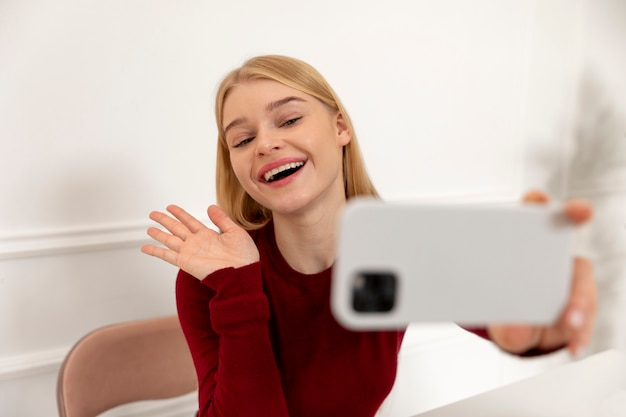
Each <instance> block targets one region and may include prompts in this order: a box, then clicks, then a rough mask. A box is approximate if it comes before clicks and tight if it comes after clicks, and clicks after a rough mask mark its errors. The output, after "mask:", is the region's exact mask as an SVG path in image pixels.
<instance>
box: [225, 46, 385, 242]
mask: <svg viewBox="0 0 626 417" xmlns="http://www.w3.org/2000/svg"><path fill="white" fill-rule="evenodd" d="M256 79H267V80H273V81H278V82H279V83H282V84H284V85H286V86H288V87H291V88H294V89H296V90H299V91H302V92H303V93H306V94H308V95H310V96H313V97H315V98H317V99H318V100H319V101H321V102H322V103H324V104H325V105H327V106H328V107H329V108H331V109H333V110H335V111H337V112H339V113H341V114H342V115H343V118H344V121H345V123H346V125H347V127H348V129H349V131H350V132H351V134H352V139H351V140H350V142H349V143H348V144H347V145H346V146H345V147H344V150H343V181H344V190H345V193H346V198H347V199H349V198H351V197H355V196H372V197H378V192H377V191H376V189H375V188H374V185H373V184H372V182H371V180H370V178H369V176H368V175H367V172H366V169H365V164H364V161H363V157H362V155H361V151H360V149H359V145H358V142H357V139H356V134H355V132H354V128H353V126H352V121H351V120H350V117H349V116H348V113H347V112H346V109H345V108H344V106H343V104H342V103H341V101H340V100H339V97H337V94H335V92H334V91H333V89H332V88H331V87H330V85H329V84H328V83H327V82H326V80H325V79H324V77H322V75H321V74H320V73H319V72H318V71H317V70H316V69H315V68H313V67H312V66H311V65H309V64H307V63H306V62H303V61H300V60H298V59H295V58H290V57H286V56H281V55H265V56H258V57H255V58H252V59H249V60H248V61H246V62H245V63H244V64H243V65H242V66H241V67H240V68H237V69H235V70H233V71H231V72H230V73H229V74H228V75H226V77H224V79H223V80H222V82H221V83H220V85H219V88H218V91H217V95H216V97H215V120H216V123H217V131H218V141H217V165H216V192H217V204H218V205H219V206H220V207H221V208H222V209H223V210H224V211H225V212H226V213H227V214H228V215H229V216H230V217H231V218H232V219H233V220H234V221H235V222H237V223H238V224H240V225H241V226H242V227H243V228H245V229H247V230H254V229H258V228H260V227H262V226H264V225H265V224H267V223H268V222H269V221H270V220H271V218H272V213H271V211H270V210H268V209H267V208H265V207H263V206H261V205H260V204H259V203H257V202H256V201H255V200H254V199H253V198H252V197H250V195H249V194H248V193H247V192H246V191H245V190H244V189H243V187H242V186H241V184H240V183H239V180H238V179H237V177H236V176H235V173H234V171H233V168H232V165H231V163H230V156H229V150H228V145H227V143H226V137H225V135H224V121H223V114H222V112H223V109H224V102H225V101H226V98H227V97H228V94H229V93H230V91H231V90H232V89H233V88H234V87H236V86H237V85H238V84H240V83H242V82H245V81H247V80H256Z"/></svg>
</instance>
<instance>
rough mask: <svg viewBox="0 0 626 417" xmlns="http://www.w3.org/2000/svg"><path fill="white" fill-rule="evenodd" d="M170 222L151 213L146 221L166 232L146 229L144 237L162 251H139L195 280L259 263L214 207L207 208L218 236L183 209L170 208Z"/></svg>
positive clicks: (151, 248)
mask: <svg viewBox="0 0 626 417" xmlns="http://www.w3.org/2000/svg"><path fill="white" fill-rule="evenodd" d="M168 211H169V212H170V213H171V214H172V215H174V217H175V218H172V217H170V216H168V215H166V214H164V213H160V212H154V213H152V214H151V215H150V218H151V219H152V220H154V221H156V222H157V223H159V224H161V225H162V226H163V227H164V228H165V229H167V231H168V232H169V233H168V232H165V231H162V230H160V229H157V228H150V229H148V234H149V235H150V236H151V237H152V238H153V239H155V240H156V241H157V242H159V243H161V244H163V245H164V246H165V247H159V246H155V245H145V246H143V247H142V251H143V252H144V253H147V254H148V255H152V256H156V257H157V258H160V259H163V260H164V261H166V262H168V263H170V264H172V265H175V266H177V267H179V268H181V269H182V270H184V271H186V272H187V273H189V274H191V275H193V276H194V277H196V278H198V279H203V278H204V277H206V276H207V275H209V274H210V273H212V272H214V271H217V270H219V269H223V268H228V267H233V268H237V267H241V266H244V265H248V264H250V263H253V262H256V261H258V259H259V253H258V250H257V248H256V246H255V244H254V242H253V241H252V239H251V238H250V236H249V235H248V233H247V232H246V231H245V230H244V229H242V228H241V227H239V226H238V225H236V224H235V223H234V222H233V221H232V220H231V219H230V218H228V216H227V215H226V214H225V213H224V212H223V211H222V210H221V209H219V208H218V207H216V206H212V207H209V210H208V213H209V217H210V218H211V220H212V221H213V222H214V223H215V225H216V226H218V227H219V228H220V229H221V230H222V233H219V232H216V231H214V230H211V229H209V228H208V227H206V226H205V225H204V224H203V223H202V222H200V221H198V220H196V219H195V218H194V217H193V216H191V215H189V214H188V213H187V212H185V211H184V210H183V209H181V208H179V207H176V206H170V207H168Z"/></svg>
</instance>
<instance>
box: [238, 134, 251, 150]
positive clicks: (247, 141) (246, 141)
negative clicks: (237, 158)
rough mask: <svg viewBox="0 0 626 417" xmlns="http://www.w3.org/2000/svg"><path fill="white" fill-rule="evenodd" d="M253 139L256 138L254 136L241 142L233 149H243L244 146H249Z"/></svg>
mask: <svg viewBox="0 0 626 417" xmlns="http://www.w3.org/2000/svg"><path fill="white" fill-rule="evenodd" d="M253 139H254V136H253V137H250V138H245V139H244V140H241V141H239V142H237V143H236V144H235V145H234V146H233V148H239V147H241V146H244V145H246V144H248V143H250V142H252V140H253Z"/></svg>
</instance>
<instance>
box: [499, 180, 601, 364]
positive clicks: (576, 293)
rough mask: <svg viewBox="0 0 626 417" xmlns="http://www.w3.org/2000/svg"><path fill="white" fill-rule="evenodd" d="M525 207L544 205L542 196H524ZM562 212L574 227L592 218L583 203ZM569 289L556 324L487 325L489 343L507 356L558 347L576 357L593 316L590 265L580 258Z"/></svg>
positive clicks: (571, 204) (571, 203) (574, 202)
mask: <svg viewBox="0 0 626 417" xmlns="http://www.w3.org/2000/svg"><path fill="white" fill-rule="evenodd" d="M524 201H525V202H527V203H538V204H545V203H547V202H548V197H547V196H546V194H544V193H542V192H538V191H533V192H530V193H528V194H526V196H524ZM564 211H565V213H566V215H567V217H568V218H569V219H570V220H571V221H572V222H573V223H574V224H583V223H585V222H587V221H589V219H590V218H591V216H592V212H593V210H592V207H591V205H590V204H589V203H588V202H586V201H583V200H571V201H569V202H568V203H566V204H565V207H564ZM573 262H574V268H573V274H572V285H571V292H570V297H569V300H568V302H567V304H566V306H565V309H564V310H563V312H562V314H561V315H560V317H559V319H558V320H557V322H556V323H554V324H553V325H551V326H546V327H539V326H530V325H491V326H488V328H487V330H488V333H489V336H490V338H491V340H493V341H494V342H495V343H496V344H497V345H498V346H500V347H501V348H502V349H504V350H506V351H508V352H511V353H518V354H519V353H524V352H526V351H529V350H531V349H539V350H545V351H549V350H554V349H558V348H560V347H562V346H567V349H568V350H569V351H570V352H571V353H572V354H573V355H580V354H581V351H582V350H583V349H584V348H585V347H586V346H587V345H588V344H589V341H590V339H591V334H592V331H593V324H594V320H595V316H596V303H597V301H596V298H597V295H596V285H595V280H594V275H593V268H592V265H591V263H590V262H589V261H588V260H587V259H585V258H581V257H576V258H574V260H573Z"/></svg>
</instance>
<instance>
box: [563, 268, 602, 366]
mask: <svg viewBox="0 0 626 417" xmlns="http://www.w3.org/2000/svg"><path fill="white" fill-rule="evenodd" d="M596 304H597V294H596V286H595V282H594V277H593V268H592V265H591V263H590V262H589V261H588V260H586V259H584V258H575V259H574V276H573V280H572V290H571V295H570V300H569V302H568V305H567V309H566V313H565V322H566V325H567V327H568V330H569V333H570V334H571V340H570V342H569V344H568V348H569V350H570V351H571V352H572V353H574V354H575V353H577V352H578V351H580V350H581V349H583V348H585V347H586V346H587V345H588V344H589V341H590V340H591V335H592V332H593V323H594V321H595V315H596Z"/></svg>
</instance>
